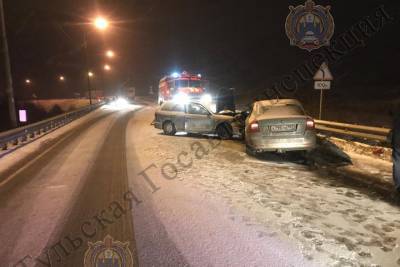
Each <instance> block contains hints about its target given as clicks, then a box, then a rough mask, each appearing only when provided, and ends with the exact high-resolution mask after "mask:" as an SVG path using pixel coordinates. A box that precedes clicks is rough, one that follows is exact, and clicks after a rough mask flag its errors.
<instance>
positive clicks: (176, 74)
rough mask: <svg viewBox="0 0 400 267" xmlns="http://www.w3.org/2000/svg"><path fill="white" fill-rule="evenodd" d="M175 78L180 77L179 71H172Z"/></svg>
mask: <svg viewBox="0 0 400 267" xmlns="http://www.w3.org/2000/svg"><path fill="white" fill-rule="evenodd" d="M171 76H172V77H173V78H179V76H180V75H179V73H177V72H174V73H172V75H171Z"/></svg>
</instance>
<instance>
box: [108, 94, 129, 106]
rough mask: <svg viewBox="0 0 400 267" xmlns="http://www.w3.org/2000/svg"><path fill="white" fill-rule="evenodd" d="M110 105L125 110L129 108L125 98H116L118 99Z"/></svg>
mask: <svg viewBox="0 0 400 267" xmlns="http://www.w3.org/2000/svg"><path fill="white" fill-rule="evenodd" d="M112 105H113V106H115V107H116V108H125V107H127V106H129V102H128V101H127V100H126V99H125V98H122V97H118V99H117V100H115V101H114V102H113V103H112Z"/></svg>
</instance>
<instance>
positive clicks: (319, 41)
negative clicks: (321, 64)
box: [285, 0, 335, 51]
mask: <svg viewBox="0 0 400 267" xmlns="http://www.w3.org/2000/svg"><path fill="white" fill-rule="evenodd" d="M330 8H331V7H330V6H326V7H323V6H320V5H315V3H314V1H312V0H307V1H306V2H305V4H304V6H303V5H299V6H296V7H293V6H289V10H290V13H289V15H288V16H287V18H286V23H285V30H286V35H287V36H288V37H289V39H290V45H293V46H297V47H299V48H301V49H305V50H307V51H312V50H314V49H318V48H320V47H322V46H329V43H330V40H331V38H332V36H333V32H334V29H335V22H334V20H333V17H332V15H331V13H330Z"/></svg>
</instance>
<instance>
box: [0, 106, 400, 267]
mask: <svg viewBox="0 0 400 267" xmlns="http://www.w3.org/2000/svg"><path fill="white" fill-rule="evenodd" d="M137 108H138V107H132V106H129V107H125V108H123V109H120V110H118V109H116V108H115V107H108V108H103V109H100V110H98V111H96V112H94V113H92V114H90V115H88V116H86V117H85V118H82V119H80V120H78V121H76V122H74V123H72V124H70V125H68V126H66V127H65V128H64V127H63V128H61V129H59V130H57V131H55V132H53V133H51V134H49V135H48V136H46V137H43V139H41V140H40V139H39V140H40V141H39V140H37V141H35V142H33V143H31V144H29V145H27V146H26V147H23V148H21V149H18V150H16V151H15V152H13V153H11V154H10V155H7V156H6V157H4V158H2V159H0V162H1V164H0V178H1V181H6V180H7V179H9V180H15V179H16V178H19V179H22V180H21V181H19V182H17V183H16V184H15V185H13V187H12V188H11V189H10V190H9V191H7V193H5V194H2V195H1V196H0V218H2V220H1V223H0V240H1V241H2V248H1V249H0V257H1V258H2V263H1V264H0V265H1V266H3V265H4V266H12V264H11V263H15V262H16V261H17V260H18V259H21V258H22V257H24V256H25V255H30V257H32V259H34V258H35V257H37V256H38V255H39V254H40V253H41V252H42V251H43V249H44V248H45V247H46V246H48V245H49V244H50V245H51V244H54V243H52V240H53V241H54V240H56V241H57V240H58V239H57V237H58V235H59V233H64V232H65V229H67V230H68V229H69V228H65V229H64V224H66V221H68V220H69V219H71V218H76V217H74V216H76V215H77V214H78V215H79V213H76V212H75V211H76V210H78V211H79V209H77V208H79V206H85V203H76V202H77V199H80V198H79V197H80V194H81V192H83V191H82V190H83V189H82V188H85V190H88V193H90V194H92V193H93V195H94V197H95V199H94V201H93V203H94V204H96V203H97V202H99V201H100V200H101V196H99V195H96V194H95V193H96V192H92V191H93V190H95V189H96V188H97V189H99V188H100V187H101V184H100V185H96V186H97V187H96V186H93V188H94V189H93V190H92V191H91V188H92V186H90V184H89V186H87V185H88V182H87V180H88V179H89V178H88V177H91V179H93V178H96V177H93V173H96V168H95V167H96V166H98V167H100V166H99V164H100V165H102V164H109V168H110V170H120V168H121V167H122V168H126V179H128V180H129V185H130V188H131V190H132V192H134V194H135V195H136V196H137V197H138V199H139V200H140V204H137V205H136V206H134V209H133V212H132V218H133V228H134V238H132V237H126V240H132V239H133V240H134V241H135V242H134V243H135V244H131V248H132V250H133V253H134V255H137V258H138V262H139V265H140V266H400V248H399V244H400V240H399V239H398V238H400V208H399V204H398V203H397V202H396V200H395V199H394V198H392V196H391V193H392V191H391V190H392V181H391V163H390V162H388V161H384V160H380V159H376V158H371V157H366V156H362V155H359V154H357V153H353V152H348V153H347V154H345V153H343V152H340V150H338V149H337V147H336V146H335V144H333V143H331V142H329V140H322V141H321V142H320V143H321V146H320V147H319V148H318V149H317V150H316V151H315V152H313V153H312V154H311V155H310V157H309V158H308V159H304V158H301V157H299V156H297V155H289V156H279V155H267V156H263V157H259V158H254V157H249V156H248V155H246V153H245V151H244V145H243V144H242V143H241V142H240V141H237V140H232V141H222V142H221V141H219V140H217V139H208V138H204V137H199V136H187V135H179V136H165V135H163V134H162V133H161V132H160V131H159V130H157V129H154V128H153V127H152V126H151V125H150V123H151V121H152V119H153V117H154V106H152V105H149V106H146V107H144V108H143V109H141V110H137V111H136V112H133V113H130V112H132V111H133V110H135V109H137ZM127 114H128V115H129V116H131V117H129V118H128V119H126V116H127ZM130 114H132V115H130ZM97 118H98V119H97ZM92 121H93V122H92ZM125 121H126V122H127V124H126V125H125V124H124V123H125ZM115 125H117V126H118V127H114V126H115ZM73 129H77V130H75V131H72V132H71V133H69V130H73ZM112 129H114V130H118V129H126V140H125V146H126V151H109V152H110V153H116V154H115V156H118V158H126V164H124V163H125V162H121V163H119V162H114V163H113V162H111V161H110V162H109V163H107V162H100V163H99V162H96V160H98V159H99V158H103V157H99V154H100V152H99V151H102V150H103V151H104V148H107V146H106V145H107V144H106V143H107V141H106V140H108V141H109V142H115V138H113V137H115V134H114V135H113V134H112V133H111V131H112ZM64 134H65V136H64ZM117 136H119V135H117ZM54 141H57V142H60V144H61V145H58V146H55V148H54V149H51V148H50V147H48V146H46V144H51V143H54ZM63 143H65V145H62V144H63ZM43 147H45V148H46V149H47V148H49V151H48V152H46V150H45V149H44V148H43ZM34 151H39V152H40V153H41V154H39V156H37V158H35V159H34V160H32V161H29V166H27V167H26V170H23V169H21V170H20V171H19V172H17V173H14V174H13V175H11V176H9V175H6V174H7V173H6V171H7V169H8V168H7V167H9V166H11V165H13V164H14V163H15V162H16V161H18V160H19V159H21V158H23V157H26V156H27V155H29V154H31V153H34ZM103 153H104V152H103ZM106 158H107V157H106ZM349 160H351V161H352V163H353V164H349ZM122 163H123V164H122ZM112 164H117V165H115V166H114V165H112ZM125 165H126V166H125ZM105 167H106V168H105V169H107V168H108V167H107V166H105ZM175 168H176V169H175ZM28 170H29V172H28ZM24 172H26V174H24ZM116 173H118V174H121V173H122V174H123V173H125V170H122V169H121V170H120V172H116ZM28 174H29V175H28ZM30 174H32V175H30ZM107 175H108V174H107ZM116 178H117V177H109V179H110V184H112V183H114V182H115V181H117V179H116ZM103 179H104V177H103ZM124 179H125V178H124ZM105 181H106V182H105V183H104V184H105V186H108V185H107V181H108V180H105ZM121 181H123V179H121ZM0 187H1V185H0ZM0 189H1V188H0ZM97 189H96V190H97ZM84 192H86V191H84ZM113 193H115V192H110V194H111V195H112V194H113ZM97 199H98V200H99V201H97V202H96V200H97ZM111 199H113V198H112V197H111ZM101 205H103V204H100V209H102V208H106V207H102V206H101ZM89 207H90V206H89ZM97 208H99V207H97V206H95V210H88V211H87V213H92V212H96V211H98V210H97ZM81 211H82V212H85V211H86V210H85V209H81ZM69 214H71V215H74V216H69ZM79 219H80V218H79V217H78V221H79ZM81 219H82V220H81V221H82V222H83V221H84V220H85V218H83V217H82V218H81ZM78 224H79V222H78ZM128 232H129V231H128ZM121 233H124V232H121ZM95 239H96V240H102V238H101V237H100V236H96V237H95ZM96 240H92V241H96ZM126 240H122V239H121V240H120V241H126ZM86 249H87V248H86V247H84V248H83V252H84V251H85V250H86ZM79 255H80V254H79ZM79 255H78V256H77V257H78V258H79V259H75V260H77V261H76V262H82V261H83V259H81V258H80V256H79ZM70 257H71V256H70ZM72 257H73V255H72ZM67 262H70V261H69V260H68V261H67ZM33 263H34V262H33V260H31V261H30V262H29V264H27V265H28V266H33ZM39 266H43V265H39ZM52 266H76V265H68V264H64V265H62V264H55V265H52Z"/></svg>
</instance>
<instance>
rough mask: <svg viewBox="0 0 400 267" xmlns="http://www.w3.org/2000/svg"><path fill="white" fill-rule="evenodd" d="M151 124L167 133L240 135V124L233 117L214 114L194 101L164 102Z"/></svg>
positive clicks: (230, 136)
mask: <svg viewBox="0 0 400 267" xmlns="http://www.w3.org/2000/svg"><path fill="white" fill-rule="evenodd" d="M152 124H153V125H154V127H155V128H157V129H162V130H163V131H164V133H165V134H167V135H175V133H177V132H186V133H196V134H217V135H218V137H220V138H221V139H230V138H232V137H233V136H239V137H240V129H239V127H240V126H239V125H238V123H237V122H236V120H235V118H234V117H232V116H226V115H219V114H215V113H213V112H212V111H211V110H210V109H209V108H207V107H206V106H205V105H203V104H201V103H198V102H195V101H190V102H188V103H185V104H182V103H176V102H174V101H168V102H165V103H164V104H163V105H162V106H161V107H160V108H159V109H158V110H157V111H156V113H155V119H154V121H153V123H152Z"/></svg>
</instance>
